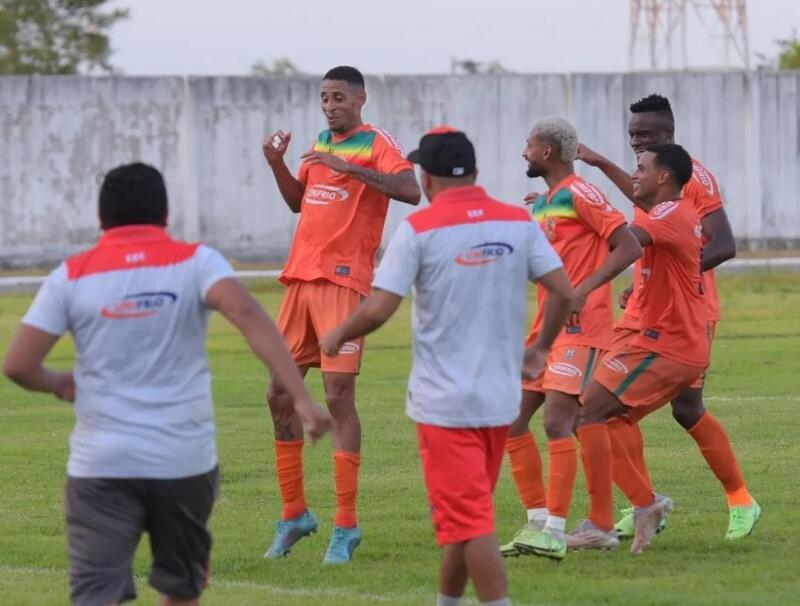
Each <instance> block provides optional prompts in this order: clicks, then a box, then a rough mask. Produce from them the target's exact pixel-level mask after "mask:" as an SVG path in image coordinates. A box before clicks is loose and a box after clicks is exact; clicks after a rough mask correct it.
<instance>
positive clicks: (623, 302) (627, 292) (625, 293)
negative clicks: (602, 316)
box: [619, 284, 633, 309]
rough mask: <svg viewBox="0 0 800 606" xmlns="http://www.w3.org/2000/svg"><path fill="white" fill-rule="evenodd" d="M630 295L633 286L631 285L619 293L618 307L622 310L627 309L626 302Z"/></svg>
mask: <svg viewBox="0 0 800 606" xmlns="http://www.w3.org/2000/svg"><path fill="white" fill-rule="evenodd" d="M632 294H633V284H631V285H630V286H628V288H626V289H625V290H623V291H622V292H621V293H619V306H620V307H621V308H622V309H625V308H626V307H628V300H629V299H630V298H631V295H632Z"/></svg>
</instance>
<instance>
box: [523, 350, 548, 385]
mask: <svg viewBox="0 0 800 606" xmlns="http://www.w3.org/2000/svg"><path fill="white" fill-rule="evenodd" d="M549 353H550V352H548V351H547V350H546V349H542V348H541V347H539V346H538V345H536V344H535V343H534V344H533V345H531V346H530V347H526V348H525V356H524V357H523V358H522V380H523V381H533V380H534V379H535V378H536V377H538V376H539V375H540V374H542V372H544V367H545V364H546V363H547V355H548V354H549Z"/></svg>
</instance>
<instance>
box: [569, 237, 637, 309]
mask: <svg viewBox="0 0 800 606" xmlns="http://www.w3.org/2000/svg"><path fill="white" fill-rule="evenodd" d="M608 245H609V248H610V250H611V252H610V253H609V255H608V257H607V258H606V260H605V261H604V262H603V263H602V264H601V265H600V267H598V268H597V269H596V270H595V271H594V272H593V273H592V274H591V275H589V276H588V277H587V278H586V279H585V280H584V281H583V282H581V283H580V284H578V285H577V286H576V287H575V292H576V295H577V298H576V300H575V301H574V302H573V306H572V309H571V310H570V317H569V322H568V323H569V324H579V323H580V319H579V314H580V311H581V309H583V306H584V305H585V304H586V297H588V296H589V295H590V294H591V293H592V291H594V290H595V289H597V288H600V287H601V286H602V285H603V284H605V283H606V282H608V281H610V280H613V279H614V278H616V277H617V276H618V275H619V274H621V273H622V272H623V271H625V269H626V268H627V267H629V266H630V265H631V264H632V263H633V262H634V261H636V259H638V258H639V257H641V256H642V247H641V245H640V244H639V240H638V239H637V238H636V236H634V235H633V232H631V230H630V228H629V227H628V226H627V225H620V226H619V227H618V228H617V229H615V230H614V231H613V232H612V233H611V236H610V237H609V238H608ZM626 301H627V299H626Z"/></svg>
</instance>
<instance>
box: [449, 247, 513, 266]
mask: <svg viewBox="0 0 800 606" xmlns="http://www.w3.org/2000/svg"><path fill="white" fill-rule="evenodd" d="M513 252H514V247H513V246H511V244H507V243H505V242H484V243H483V244H478V245H476V246H473V247H471V248H470V249H468V250H466V251H465V252H463V253H461V254H460V255H458V256H457V257H456V263H457V264H459V265H465V266H475V265H488V264H489V263H497V262H498V261H499V260H500V259H502V258H503V257H506V256H508V255H510V254H512V253H513Z"/></svg>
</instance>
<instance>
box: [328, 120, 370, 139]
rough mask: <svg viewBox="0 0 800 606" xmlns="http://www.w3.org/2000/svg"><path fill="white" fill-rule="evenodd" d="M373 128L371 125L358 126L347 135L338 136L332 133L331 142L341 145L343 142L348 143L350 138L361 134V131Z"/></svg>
mask: <svg viewBox="0 0 800 606" xmlns="http://www.w3.org/2000/svg"><path fill="white" fill-rule="evenodd" d="M370 128H372V127H371V126H370V125H369V124H359V125H358V126H354V127H353V128H351V129H350V130H349V131H347V132H346V133H342V134H338V133H335V132H333V131H331V141H333V142H334V143H341V142H342V141H347V139H349V138H350V137H352V136H353V135H355V134H356V133H360V132H361V131H365V130H369V129H370Z"/></svg>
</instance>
